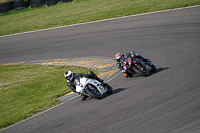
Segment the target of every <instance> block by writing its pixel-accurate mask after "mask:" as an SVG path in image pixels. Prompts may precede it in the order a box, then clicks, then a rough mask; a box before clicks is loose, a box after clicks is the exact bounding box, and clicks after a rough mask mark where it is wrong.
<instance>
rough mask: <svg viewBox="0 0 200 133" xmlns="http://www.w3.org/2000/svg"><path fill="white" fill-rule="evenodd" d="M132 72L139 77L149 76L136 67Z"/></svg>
mask: <svg viewBox="0 0 200 133" xmlns="http://www.w3.org/2000/svg"><path fill="white" fill-rule="evenodd" d="M133 71H134V72H135V73H137V74H140V75H141V76H149V73H147V72H146V71H144V70H143V71H142V70H139V68H137V66H135V67H134V68H133Z"/></svg>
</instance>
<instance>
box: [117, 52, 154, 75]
mask: <svg viewBox="0 0 200 133" xmlns="http://www.w3.org/2000/svg"><path fill="white" fill-rule="evenodd" d="M124 58H129V59H130V60H126V63H128V64H129V66H126V67H125V70H124V68H123V66H122V64H123V63H124V62H123V61H124ZM134 58H140V59H142V60H143V61H144V62H149V61H150V60H149V59H145V58H144V57H142V56H141V55H139V54H136V53H135V52H130V53H125V54H121V53H117V54H115V59H116V61H117V67H118V68H119V69H120V70H122V72H123V73H124V77H126V78H129V77H131V76H132V73H129V72H128V70H129V69H131V68H132V66H133V59H134Z"/></svg>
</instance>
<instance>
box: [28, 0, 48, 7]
mask: <svg viewBox="0 0 200 133" xmlns="http://www.w3.org/2000/svg"><path fill="white" fill-rule="evenodd" d="M30 3H31V8H35V7H41V6H43V5H44V4H45V1H44V0H31V2H30Z"/></svg>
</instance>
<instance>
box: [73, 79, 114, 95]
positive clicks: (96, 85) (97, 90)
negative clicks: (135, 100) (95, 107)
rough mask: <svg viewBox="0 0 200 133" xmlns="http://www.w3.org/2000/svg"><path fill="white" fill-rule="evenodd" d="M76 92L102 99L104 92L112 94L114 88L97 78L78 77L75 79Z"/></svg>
mask: <svg viewBox="0 0 200 133" xmlns="http://www.w3.org/2000/svg"><path fill="white" fill-rule="evenodd" d="M74 84H75V85H76V92H78V93H79V94H83V95H87V96H90V97H92V98H96V99H101V98H102V97H103V95H104V94H111V93H112V92H113V89H112V87H111V86H110V85H108V84H107V83H105V84H102V83H100V82H99V81H97V80H95V79H90V78H85V77H78V78H76V79H75V80H74Z"/></svg>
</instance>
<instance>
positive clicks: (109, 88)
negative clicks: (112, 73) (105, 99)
mask: <svg viewBox="0 0 200 133" xmlns="http://www.w3.org/2000/svg"><path fill="white" fill-rule="evenodd" d="M107 89H108V91H107V92H106V94H112V93H113V89H112V87H111V86H110V85H108V84H107Z"/></svg>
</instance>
